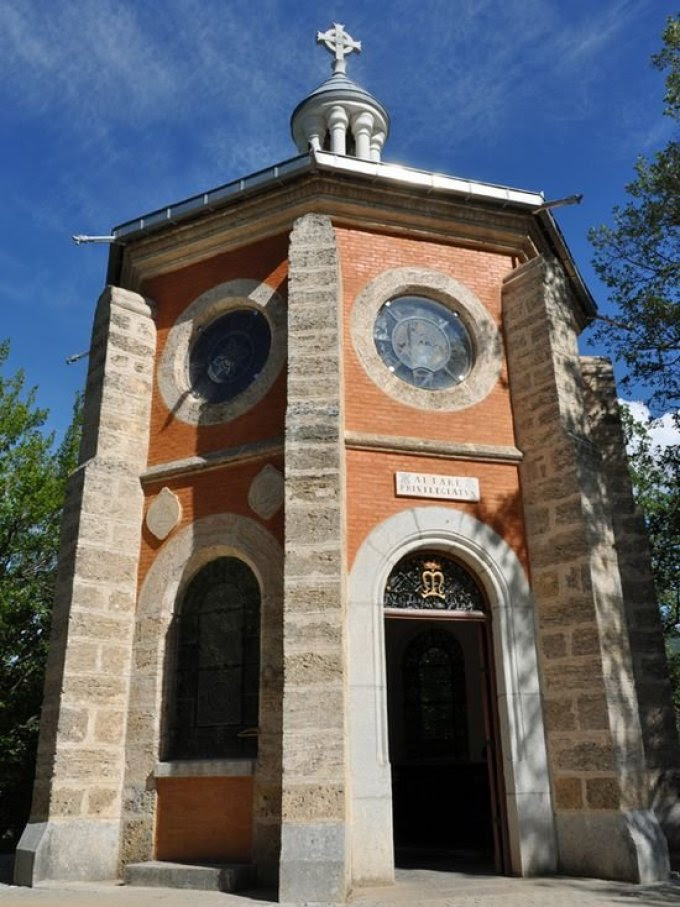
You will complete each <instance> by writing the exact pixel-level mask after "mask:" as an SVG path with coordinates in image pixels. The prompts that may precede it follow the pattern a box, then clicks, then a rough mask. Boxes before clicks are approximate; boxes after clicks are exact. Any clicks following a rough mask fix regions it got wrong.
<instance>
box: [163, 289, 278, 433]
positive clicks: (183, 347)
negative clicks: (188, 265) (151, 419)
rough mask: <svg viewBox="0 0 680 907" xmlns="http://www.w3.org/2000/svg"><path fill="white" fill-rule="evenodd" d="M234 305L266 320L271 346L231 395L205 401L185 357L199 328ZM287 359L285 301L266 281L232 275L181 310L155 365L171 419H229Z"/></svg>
mask: <svg viewBox="0 0 680 907" xmlns="http://www.w3.org/2000/svg"><path fill="white" fill-rule="evenodd" d="M236 309H256V310H257V311H259V312H260V313H261V314H262V315H263V316H264V317H265V318H266V319H267V322H268V324H269V331H270V334H271V346H270V349H269V356H268V358H267V361H266V362H265V364H264V367H263V368H262V371H261V372H260V373H259V375H258V376H257V377H256V378H255V379H254V380H253V381H252V382H251V384H249V385H248V387H247V388H246V389H245V390H244V391H242V392H241V393H240V394H238V395H237V396H236V397H233V398H232V399H230V400H225V401H223V402H221V403H206V401H205V400H203V399H202V398H201V397H200V396H198V395H197V394H196V393H195V392H194V391H193V389H192V387H191V383H190V381H189V357H190V353H191V348H192V346H193V344H194V342H195V340H196V337H197V335H198V334H199V333H200V331H201V330H202V329H203V328H205V327H206V326H207V325H209V324H210V323H211V322H213V321H215V320H216V319H217V318H219V317H221V316H222V315H226V314H227V313H228V312H231V311H235V310H236ZM285 361H286V306H285V304H284V302H283V299H282V298H281V296H280V295H279V294H278V293H277V292H276V290H274V289H272V287H270V286H269V284H266V283H259V282H258V281H256V280H248V279H237V280H229V281H226V282H225V283H221V284H218V285H217V286H215V287H212V288H211V289H210V290H207V291H206V292H205V293H202V294H201V295H200V296H199V297H198V298H197V299H195V300H194V301H193V302H192V303H191V304H190V305H189V306H187V308H186V309H185V310H184V311H183V312H182V314H181V315H180V317H179V318H178V319H177V321H176V322H175V324H174V325H173V326H172V328H171V329H170V332H169V334H168V339H167V342H166V344H165V349H164V350H163V355H162V356H161V362H160V366H159V369H158V388H159V390H160V393H161V397H162V398H163V402H164V403H165V405H166V406H167V408H168V409H169V410H170V412H171V413H172V414H173V416H174V417H175V418H176V419H179V420H180V421H181V422H186V423H187V424H189V425H217V424H219V423H221V422H230V421H232V420H233V419H236V418H237V417H238V416H241V415H243V413H245V412H247V411H248V410H249V409H252V407H253V406H255V404H257V403H259V402H260V400H261V399H262V398H263V397H264V395H265V394H266V393H267V391H268V390H269V389H270V388H271V386H272V385H273V383H274V382H275V381H276V379H277V378H278V376H279V374H280V373H281V369H282V368H283V365H284V363H285Z"/></svg>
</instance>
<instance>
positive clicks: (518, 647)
mask: <svg viewBox="0 0 680 907" xmlns="http://www.w3.org/2000/svg"><path fill="white" fill-rule="evenodd" d="M420 548H430V549H432V548H434V549H438V550H440V551H442V552H443V553H450V554H451V556H453V557H454V558H456V559H458V560H459V561H461V562H462V563H463V564H465V565H466V566H467V567H468V568H469V569H470V570H471V571H472V573H473V574H474V575H475V576H476V577H477V579H478V581H479V583H480V585H481V586H482V588H483V590H484V593H485V595H486V598H487V601H488V603H489V609H490V615H491V620H492V622H493V627H494V633H493V634H492V640H491V643H492V644H491V647H490V648H491V652H492V659H490V660H491V661H492V664H493V667H494V671H495V677H496V691H495V696H494V699H495V707H496V708H497V711H498V727H499V733H500V738H501V760H499V761H501V762H502V768H501V775H502V781H503V789H504V796H503V799H504V807H505V813H506V817H507V823H506V824H507V840H508V848H507V850H508V861H507V869H506V871H507V872H509V873H511V874H513V875H535V874H540V873H550V872H554V871H555V870H556V866H557V842H556V836H555V827H554V817H553V810H552V798H551V792H550V778H549V772H548V760H547V752H546V744H545V730H544V726H543V710H542V704H541V693H540V689H541V687H540V680H539V664H538V655H537V646H536V631H535V626H534V605H533V599H532V596H531V592H530V589H529V584H528V581H527V577H526V574H525V571H524V569H523V567H522V564H521V562H520V560H519V558H518V557H517V554H516V553H515V552H514V551H513V549H512V548H511V547H510V546H509V545H508V544H507V543H506V542H505V541H504V540H503V539H502V538H501V537H500V536H499V535H498V534H497V533H496V532H494V531H493V530H492V529H491V528H490V527H489V526H487V525H486V524H484V523H482V522H480V521H479V520H477V519H475V518H474V517H472V516H470V515H469V514H467V513H464V512H463V511H460V510H457V509H456V508H454V507H440V506H432V507H412V508H408V509H405V510H403V511H400V512H399V513H397V514H395V515H393V516H392V517H389V518H388V519H387V520H385V521H384V522H382V523H380V524H379V525H377V526H376V527H375V528H374V529H373V530H372V531H371V532H370V533H369V535H368V536H367V538H366V539H365V540H364V542H363V544H362V545H361V547H360V549H359V551H358V552H357V555H356V558H355V561H354V565H353V567H352V570H351V572H350V574H349V578H348V579H349V582H348V620H347V630H348V633H347V647H348V658H349V662H348V692H349V704H350V709H349V721H348V725H349V726H348V732H349V749H350V753H349V758H350V778H349V787H350V791H349V797H350V803H349V807H350V810H351V817H352V822H351V828H350V831H349V841H350V848H351V882H352V883H353V884H368V883H371V882H389V881H391V880H392V879H393V878H394V853H393V836H392V792H391V770H390V764H389V749H388V739H387V684H386V671H385V632H384V614H383V607H382V596H383V590H384V588H385V584H386V582H387V577H388V576H389V574H390V571H391V570H392V568H393V566H394V565H395V564H396V563H397V562H398V561H399V560H400V559H401V558H402V557H404V556H405V555H407V554H409V553H410V552H412V551H415V550H416V549H420Z"/></svg>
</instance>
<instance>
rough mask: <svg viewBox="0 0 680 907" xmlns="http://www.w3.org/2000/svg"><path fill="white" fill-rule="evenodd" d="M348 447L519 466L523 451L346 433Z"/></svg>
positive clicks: (508, 446)
mask: <svg viewBox="0 0 680 907" xmlns="http://www.w3.org/2000/svg"><path fill="white" fill-rule="evenodd" d="M345 446H346V447H347V448H349V449H350V450H371V451H376V452H378V453H396V454H405V455H407V456H416V457H435V458H437V459H442V460H477V461H482V462H495V463H511V464H516V463H519V462H520V461H521V459H522V452H521V451H520V450H518V449H517V448H516V447H512V446H511V445H507V446H506V445H500V444H499V445H495V444H475V443H471V442H456V441H434V440H429V439H426V438H409V437H405V436H403V435H374V434H370V433H367V432H359V431H346V432H345Z"/></svg>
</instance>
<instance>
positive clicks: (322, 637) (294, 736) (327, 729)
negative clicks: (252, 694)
mask: <svg viewBox="0 0 680 907" xmlns="http://www.w3.org/2000/svg"><path fill="white" fill-rule="evenodd" d="M289 269H290V270H289V293H288V299H289V316H288V387H289V397H288V408H287V413H286V440H285V457H286V498H285V509H286V529H285V534H286V541H285V568H284V630H283V633H284V637H283V639H284V642H283V651H284V695H283V795H282V796H283V802H282V828H281V867H280V888H279V896H280V900H281V903H295V904H299V903H317V904H331V903H339V902H344V899H345V895H346V892H347V885H348V858H347V791H346V786H347V785H346V772H347V766H346V759H347V756H346V748H347V747H346V694H345V664H344V584H345V555H344V549H345V532H344V522H345V520H344V504H343V502H344V496H345V479H344V459H343V456H344V451H343V445H342V439H343V429H344V425H343V414H342V403H341V401H342V371H341V365H340V363H341V356H340V337H341V323H340V322H341V319H340V278H339V266H338V255H337V250H336V240H335V234H334V231H333V227H332V225H331V222H330V219H329V218H328V217H324V216H320V215H315V214H309V215H306V216H305V217H302V218H300V219H299V220H298V221H296V223H295V226H294V228H293V231H292V234H291V240H290V255H289ZM310 315H313V322H314V324H316V325H319V326H323V330H321V331H318V330H316V329H314V330H310V329H309V325H310Z"/></svg>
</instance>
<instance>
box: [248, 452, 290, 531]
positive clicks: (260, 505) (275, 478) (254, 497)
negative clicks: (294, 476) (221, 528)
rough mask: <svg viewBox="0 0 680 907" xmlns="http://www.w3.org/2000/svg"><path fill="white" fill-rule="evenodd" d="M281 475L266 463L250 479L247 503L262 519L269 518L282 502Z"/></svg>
mask: <svg viewBox="0 0 680 907" xmlns="http://www.w3.org/2000/svg"><path fill="white" fill-rule="evenodd" d="M283 494H284V488H283V476H282V475H281V473H280V472H279V470H278V469H276V467H275V466H271V465H270V464H267V465H266V466H265V467H264V468H263V469H261V470H260V471H259V472H258V474H257V475H256V476H255V478H254V479H253V481H252V484H251V486H250V490H249V491H248V504H249V505H250V507H251V509H252V510H254V511H255V513H256V514H257V515H258V516H260V517H262V519H263V520H269V519H271V517H273V516H274V514H275V513H276V511H277V510H278V509H279V508H280V507H281V505H282V504H283Z"/></svg>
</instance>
